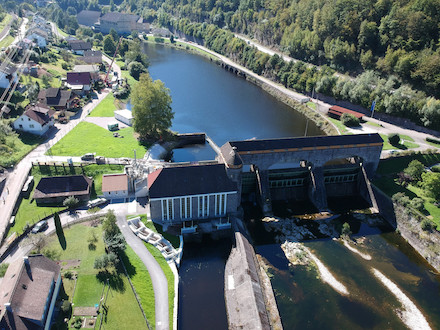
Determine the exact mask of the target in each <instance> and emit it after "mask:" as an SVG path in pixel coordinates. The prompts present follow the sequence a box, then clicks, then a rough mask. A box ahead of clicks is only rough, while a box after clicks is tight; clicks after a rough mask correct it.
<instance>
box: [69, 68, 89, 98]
mask: <svg viewBox="0 0 440 330" xmlns="http://www.w3.org/2000/svg"><path fill="white" fill-rule="evenodd" d="M66 83H67V87H68V88H71V89H72V90H73V91H75V92H77V93H79V94H83V93H84V92H88V91H90V90H91V89H92V83H93V81H92V75H91V74H90V72H67V81H66Z"/></svg>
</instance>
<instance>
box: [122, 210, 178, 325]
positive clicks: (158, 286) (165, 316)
mask: <svg viewBox="0 0 440 330" xmlns="http://www.w3.org/2000/svg"><path fill="white" fill-rule="evenodd" d="M117 221H118V226H119V228H120V229H121V232H122V234H123V235H124V237H125V240H126V241H127V244H128V245H129V246H130V247H131V248H132V249H133V250H134V252H135V253H136V254H137V255H138V257H139V258H140V259H141V260H142V262H143V263H144V265H145V266H146V267H147V270H148V273H149V274H150V277H151V282H152V283H153V290H154V304H155V315H156V326H155V329H156V330H168V329H169V306H168V282H167V278H166V277H165V274H164V272H163V271H162V268H161V267H160V265H159V264H158V263H157V261H156V259H154V257H153V256H152V255H151V253H150V252H149V251H148V249H147V248H146V247H145V245H144V243H143V241H142V240H141V239H139V238H138V237H137V236H136V235H135V234H134V233H133V232H132V231H131V229H130V228H129V227H128V225H127V221H126V219H125V217H124V216H122V215H120V214H118V216H117Z"/></svg>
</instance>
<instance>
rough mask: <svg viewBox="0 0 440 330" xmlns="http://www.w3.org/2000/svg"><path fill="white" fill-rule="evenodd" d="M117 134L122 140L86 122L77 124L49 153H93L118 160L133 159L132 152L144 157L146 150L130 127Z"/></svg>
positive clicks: (74, 154) (68, 154) (71, 154)
mask: <svg viewBox="0 0 440 330" xmlns="http://www.w3.org/2000/svg"><path fill="white" fill-rule="evenodd" d="M118 133H119V134H120V135H121V136H123V137H124V138H115V137H113V132H110V131H108V130H106V129H105V128H102V127H100V126H97V125H95V124H92V123H88V122H81V123H79V124H78V125H77V126H76V127H75V128H74V129H73V130H71V131H70V132H69V133H68V134H67V135H66V136H65V137H63V138H62V139H61V140H60V141H59V142H58V143H56V144H55V145H54V146H53V147H52V148H51V149H50V151H49V152H50V153H51V154H52V155H54V156H81V155H83V154H85V153H89V152H95V153H96V154H97V155H100V156H105V157H110V158H119V157H133V150H134V149H136V155H137V156H138V157H139V158H142V157H144V155H145V152H146V150H147V148H146V147H145V146H143V145H141V144H140V143H139V141H138V140H137V139H136V138H135V137H134V131H133V128H132V127H127V128H123V129H121V130H119V131H118Z"/></svg>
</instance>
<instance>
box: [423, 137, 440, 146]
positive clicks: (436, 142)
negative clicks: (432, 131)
mask: <svg viewBox="0 0 440 330" xmlns="http://www.w3.org/2000/svg"><path fill="white" fill-rule="evenodd" d="M426 141H428V142H431V143H435V144H440V140H437V139H433V138H430V137H427V138H426Z"/></svg>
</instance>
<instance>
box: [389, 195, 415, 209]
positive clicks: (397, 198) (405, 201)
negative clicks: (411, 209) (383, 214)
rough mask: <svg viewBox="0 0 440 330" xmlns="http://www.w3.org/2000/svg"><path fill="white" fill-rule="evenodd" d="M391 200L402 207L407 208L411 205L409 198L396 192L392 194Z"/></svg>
mask: <svg viewBox="0 0 440 330" xmlns="http://www.w3.org/2000/svg"><path fill="white" fill-rule="evenodd" d="M391 199H392V200H393V202H394V203H396V204H400V205H402V206H407V205H409V204H410V203H411V200H410V199H409V197H408V196H406V195H405V194H404V193H402V192H398V193H396V194H394V195H393V197H391Z"/></svg>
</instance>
